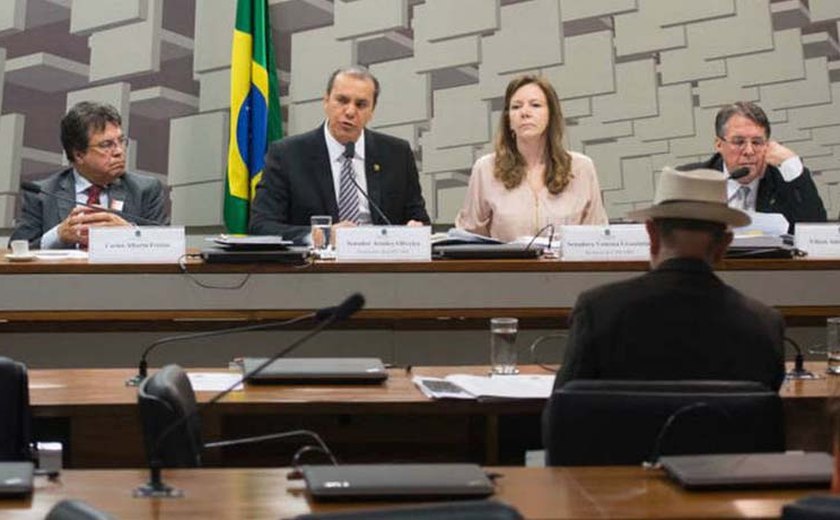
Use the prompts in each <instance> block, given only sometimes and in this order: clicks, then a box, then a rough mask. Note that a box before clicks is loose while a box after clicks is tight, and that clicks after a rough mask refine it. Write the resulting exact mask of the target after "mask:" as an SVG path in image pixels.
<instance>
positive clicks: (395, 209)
mask: <svg viewBox="0 0 840 520" xmlns="http://www.w3.org/2000/svg"><path fill="white" fill-rule="evenodd" d="M378 96H379V82H378V81H377V79H376V78H375V77H374V76H373V75H372V74H371V73H370V72H368V71H367V70H366V69H364V68H362V67H349V68H345V69H339V70H337V71H335V72H334V73H333V74H332V76H331V77H330V79H329V82H328V83H327V91H326V94H325V95H324V112H325V113H326V116H327V120H326V123H325V124H324V125H321V126H319V127H318V128H316V129H315V130H312V131H310V132H307V133H305V134H301V135H296V136H292V137H287V138H285V139H282V140H280V141H278V142H275V143H272V144H271V146H270V147H269V149H268V152H267V153H266V161H265V169H264V171H263V175H262V180H261V181H260V182H259V184H258V185H257V190H256V195H255V197H254V202H253V204H252V206H251V219H250V226H249V227H250V232H251V233H252V234H258V235H282V236H283V237H284V238H288V239H291V240H296V241H301V240H305V238H306V236H307V235H308V234H309V231H310V220H309V219H310V217H312V216H313V215H330V216H332V220H333V222H334V223H335V224H334V225H333V227H334V228H335V227H345V226H355V225H359V224H366V223H373V224H380V225H381V224H408V225H421V224H428V223H429V215H428V214H427V213H426V204H425V202H424V200H423V195H422V193H421V190H420V181H419V178H418V174H417V165H416V164H415V162H414V155H413V153H412V151H411V148H410V146H409V144H408V143H407V142H406V141H403V140H401V139H397V138H395V137H390V136H388V135H385V134H382V133H379V132H374V131H372V130H368V129H366V128H365V127H366V125H367V124H368V122H369V121H370V120H371V118H372V117H373V111H374V108H375V107H376V101H377V99H378ZM362 191H364V192H366V193H367V194H368V195H369V196H370V201H368V199H367V198H366V197H365V196H364V194H363V193H362Z"/></svg>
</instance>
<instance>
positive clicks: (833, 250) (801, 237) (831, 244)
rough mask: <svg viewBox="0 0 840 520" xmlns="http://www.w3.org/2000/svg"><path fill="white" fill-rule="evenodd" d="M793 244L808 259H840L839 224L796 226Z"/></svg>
mask: <svg viewBox="0 0 840 520" xmlns="http://www.w3.org/2000/svg"><path fill="white" fill-rule="evenodd" d="M794 232H795V234H794V235H793V243H794V246H795V247H796V248H797V249H801V250H802V251H805V252H806V253H808V258H840V224H836V223H835V224H800V223H797V224H796V228H795V229H794Z"/></svg>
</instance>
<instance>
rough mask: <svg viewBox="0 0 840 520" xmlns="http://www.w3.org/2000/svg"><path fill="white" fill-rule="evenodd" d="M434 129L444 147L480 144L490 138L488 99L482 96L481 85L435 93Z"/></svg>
mask: <svg viewBox="0 0 840 520" xmlns="http://www.w3.org/2000/svg"><path fill="white" fill-rule="evenodd" d="M434 105H435V115H434V117H433V118H432V131H434V132H435V137H436V139H437V142H438V143H441V147H450V146H460V145H465V144H480V143H485V142H487V141H489V140H490V137H491V135H492V134H491V131H490V122H489V120H488V114H487V109H488V103H487V102H485V101H482V100H481V99H480V98H479V96H478V87H476V86H467V87H457V88H449V89H443V90H438V91H437V92H435V97H434Z"/></svg>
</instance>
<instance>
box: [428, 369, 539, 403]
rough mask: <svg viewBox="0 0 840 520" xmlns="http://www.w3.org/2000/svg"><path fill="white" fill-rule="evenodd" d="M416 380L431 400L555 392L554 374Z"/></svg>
mask: <svg viewBox="0 0 840 520" xmlns="http://www.w3.org/2000/svg"><path fill="white" fill-rule="evenodd" d="M413 381H414V384H415V385H417V387H418V388H419V389H420V391H421V392H423V393H424V394H425V395H426V396H428V397H430V398H432V399H479V398H494V399H547V398H548V396H550V395H551V392H552V390H553V389H554V376H553V375H504V376H474V375H467V374H453V375H449V376H446V377H445V378H443V379H440V378H434V377H415V378H414V379H413Z"/></svg>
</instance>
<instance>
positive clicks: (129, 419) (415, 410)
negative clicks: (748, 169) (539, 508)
mask: <svg viewBox="0 0 840 520" xmlns="http://www.w3.org/2000/svg"><path fill="white" fill-rule="evenodd" d="M808 367H809V368H811V369H812V370H814V371H815V372H816V371H820V370H824V369H825V364H824V363H808ZM485 370H486V369H485V368H483V367H416V368H414V369H413V370H412V372H411V373H407V372H406V371H405V370H403V369H392V370H391V371H390V377H389V379H388V380H387V381H386V382H385V383H384V384H382V385H373V386H347V385H334V386H329V385H318V386H312V385H301V386H296V385H288V386H248V387H246V389H245V390H244V391H242V392H235V393H233V394H231V395H229V396H228V397H227V398H225V399H224V400H223V401H222V402H220V403H218V404H217V405H216V406H214V407H211V408H210V409H208V410H205V411H204V412H203V413H202V422H203V431H204V436H205V440H206V441H211V440H220V439H231V438H237V437H246V436H250V435H258V434H262V433H274V432H279V431H286V430H290V429H297V428H305V429H310V430H314V431H317V432H319V433H320V434H321V435H322V436H323V437H324V438H325V440H326V442H327V443H328V444H329V445H330V446H331V447H332V449H333V450H334V451H335V452H336V454H337V455H338V456H339V458H340V459H341V460H342V461H343V462H351V461H361V462H375V461H379V462H381V461H384V460H391V461H408V460H415V461H429V462H435V461H437V462H443V461H471V462H476V463H480V464H497V463H499V462H502V463H505V464H521V463H522V453H521V452H522V451H523V450H524V449H526V448H527V449H538V448H539V446H540V436H539V428H540V422H539V415H540V413H541V411H542V408H543V405H544V402H543V401H541V400H530V401H510V402H498V401H497V402H477V401H459V400H448V401H434V400H431V399H428V398H426V397H425V396H424V395H423V394H422V393H420V392H419V391H418V390H417V389H416V388H415V387H414V385H413V383H412V382H411V376H412V375H415V374H417V375H428V376H435V377H441V376H444V375H446V374H451V373H456V372H459V373H483V372H484V371H485ZM523 370H526V371H533V372H538V373H539V372H540V370H541V369H539V368H537V367H523ZM133 374H134V371H133V370H127V369H84V370H71V369H65V370H32V371H30V399H31V402H32V406H33V413H34V416H35V419H36V425H39V426H40V429H41V431H42V432H43V431H49V432H51V433H52V434H54V435H56V436H57V437H59V438H62V439H63V440H64V441H65V442H66V443H67V445H66V447H65V450H67V451H66V453H65V459H66V462H65V464H66V465H67V466H68V467H82V468H85V467H86V468H91V467H137V466H142V465H143V464H144V461H145V457H144V454H143V452H142V441H141V436H140V428H139V418H138V415H137V404H136V403H137V393H136V389H135V388H131V387H126V386H125V385H124V381H125V380H126V379H128V378H129V377H130V376H131V375H133ZM211 395H213V394H212V393H210V392H199V393H198V399H199V401H205V400H206V399H208V398H209V397H210V396H211ZM833 395H840V377H829V378H826V377H823V378H821V379H818V380H815V381H795V382H788V383H785V384H784V385H783V386H782V389H781V396H782V398H783V403H784V408H785V418H786V423H787V424H786V430H787V445H788V447H789V448H790V449H808V450H818V451H830V446H831V444H830V428H829V419H828V415H827V404H828V397H829V396H833ZM295 446H297V445H295ZM290 451H291V452H293V451H294V449H292V448H291V445H289V444H285V445H284V444H282V443H269V444H264V445H260V446H259V447H258V448H253V449H242V448H238V449H234V448H230V449H228V450H226V451H222V452H207V453H206V459H205V460H206V462H207V463H208V464H209V465H232V464H236V465H239V466H242V465H262V466H265V465H271V464H275V465H280V464H288V463H289V461H290V458H289V457H290V455H289V453H290Z"/></svg>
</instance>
